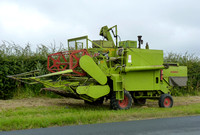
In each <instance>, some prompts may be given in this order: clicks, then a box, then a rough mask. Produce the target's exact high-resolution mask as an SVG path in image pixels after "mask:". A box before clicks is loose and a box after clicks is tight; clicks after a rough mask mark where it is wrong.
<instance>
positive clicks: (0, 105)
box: [0, 96, 200, 111]
mask: <svg viewBox="0 0 200 135" xmlns="http://www.w3.org/2000/svg"><path fill="white" fill-rule="evenodd" d="M173 98H174V106H180V105H188V104H194V103H200V96H188V97H173ZM104 104H105V105H109V101H108V102H106V103H104ZM82 105H84V102H83V100H77V99H71V98H25V99H12V100H0V111H2V110H4V109H14V108H17V107H35V106H82ZM144 107H158V101H153V100H147V103H146V105H145V106H144Z"/></svg>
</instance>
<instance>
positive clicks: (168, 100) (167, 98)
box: [158, 94, 173, 108]
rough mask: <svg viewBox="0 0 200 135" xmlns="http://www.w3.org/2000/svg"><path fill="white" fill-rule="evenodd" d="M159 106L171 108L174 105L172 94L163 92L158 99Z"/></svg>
mask: <svg viewBox="0 0 200 135" xmlns="http://www.w3.org/2000/svg"><path fill="white" fill-rule="evenodd" d="M158 104H159V107H163V108H171V107H172V106H173V99H172V96H171V95H169V94H162V95H161V96H160V99H159V101H158Z"/></svg>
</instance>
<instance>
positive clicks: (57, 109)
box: [0, 103, 200, 131]
mask: <svg viewBox="0 0 200 135" xmlns="http://www.w3.org/2000/svg"><path fill="white" fill-rule="evenodd" d="M199 108H200V103H195V104H188V105H181V106H175V107H173V108H158V107H145V106H136V107H132V108H131V109H130V110H120V111H114V110H110V109H109V105H108V104H107V105H103V106H101V107H96V106H95V107H92V106H87V105H82V106H71V107H66V106H35V107H17V108H11V109H10V108H9V109H4V110H2V111H1V112H0V131H9V130H19V129H31V128H41V127H42V128H44V127H51V126H64V125H81V124H93V123H104V122H118V121H127V120H141V119H151V118H166V117H176V116H188V115H199V114H200V109H199Z"/></svg>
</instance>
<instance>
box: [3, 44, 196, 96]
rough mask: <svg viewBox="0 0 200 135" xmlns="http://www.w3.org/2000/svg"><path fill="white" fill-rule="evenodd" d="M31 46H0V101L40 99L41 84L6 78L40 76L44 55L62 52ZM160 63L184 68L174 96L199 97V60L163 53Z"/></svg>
mask: <svg viewBox="0 0 200 135" xmlns="http://www.w3.org/2000/svg"><path fill="white" fill-rule="evenodd" d="M30 46H31V45H30V44H27V45H26V47H24V48H23V47H20V46H19V45H16V44H15V43H10V42H6V41H3V42H2V44H1V45H0V99H9V98H13V97H23V96H24V97H30V96H31V97H32V96H40V95H41V93H40V92H39V91H40V89H41V88H42V87H43V86H42V85H41V84H37V85H26V84H23V83H19V82H16V81H15V80H12V79H9V78H7V77H6V76H7V75H14V74H18V73H23V72H28V71H32V70H40V71H41V74H45V73H48V71H47V56H48V54H51V53H55V52H58V51H63V50H66V48H64V47H63V45H62V44H60V47H59V48H56V47H55V45H53V44H52V45H51V46H45V45H39V46H37V48H36V51H33V50H31V47H30ZM164 62H172V63H174V62H176V63H179V64H180V65H184V66H187V67H188V87H187V88H181V89H180V88H175V89H174V90H173V94H174V95H185V94H192V95H197V94H199V90H200V58H199V57H197V56H195V55H193V54H188V53H185V54H175V53H168V54H165V57H164Z"/></svg>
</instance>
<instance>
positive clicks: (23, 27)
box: [0, 0, 200, 56]
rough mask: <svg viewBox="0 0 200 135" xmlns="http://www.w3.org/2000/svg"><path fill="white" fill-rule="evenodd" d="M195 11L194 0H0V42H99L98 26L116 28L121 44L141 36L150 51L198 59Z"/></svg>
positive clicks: (199, 19)
mask: <svg viewBox="0 0 200 135" xmlns="http://www.w3.org/2000/svg"><path fill="white" fill-rule="evenodd" d="M199 13H200V1H199V0H162V1H161V0H140V1H134V0H74V1H71V0H69V1H68V0H1V1H0V40H7V41H14V42H15V43H17V44H20V45H21V46H24V45H25V44H26V43H27V42H29V43H31V44H32V46H33V47H34V46H37V45H38V44H41V43H42V44H45V45H50V43H52V42H53V41H54V40H55V41H56V43H57V44H59V42H62V43H63V44H64V45H67V43H66V41H67V39H68V38H73V37H76V36H83V35H88V36H89V38H90V39H101V37H100V36H99V35H98V34H99V30H100V28H101V27H102V26H104V25H108V26H109V27H111V26H113V25H116V24H117V25H118V34H119V35H120V37H121V39H122V40H137V35H140V34H141V35H143V40H144V42H148V43H149V44H150V48H153V49H162V50H164V51H165V52H170V51H173V52H181V53H184V52H186V51H189V52H190V53H195V54H196V55H198V56H199V54H200V53H199V51H200V45H199V42H200V41H199V37H200V15H199Z"/></svg>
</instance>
